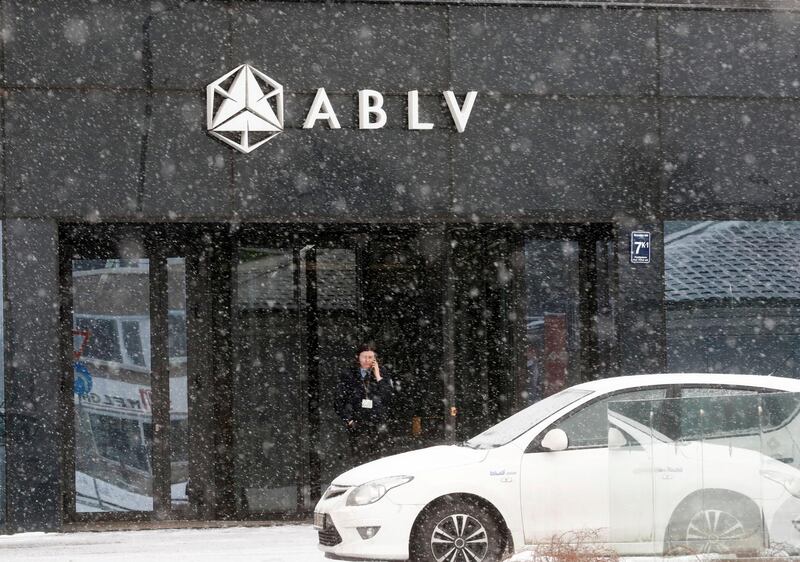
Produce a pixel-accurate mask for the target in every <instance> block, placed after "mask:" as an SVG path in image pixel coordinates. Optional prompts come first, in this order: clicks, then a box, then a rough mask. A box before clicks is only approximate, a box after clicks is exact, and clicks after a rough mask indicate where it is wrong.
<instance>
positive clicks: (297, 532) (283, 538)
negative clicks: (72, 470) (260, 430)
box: [0, 525, 327, 562]
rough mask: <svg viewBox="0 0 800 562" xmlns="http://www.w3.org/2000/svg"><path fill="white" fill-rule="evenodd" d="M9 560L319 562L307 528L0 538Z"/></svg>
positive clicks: (314, 539)
mask: <svg viewBox="0 0 800 562" xmlns="http://www.w3.org/2000/svg"><path fill="white" fill-rule="evenodd" d="M0 560H2V561H3V562H14V561H17V560H25V562H40V561H41V562H45V561H47V562H53V561H58V562H70V561H74V562H84V561H86V562H101V561H102V562H118V561H119V562H125V561H131V562H133V561H136V562H180V561H184V560H185V561H192V562H195V561H199V562H204V561H209V562H211V561H213V562H218V561H220V560H224V561H225V562H228V561H230V562H321V561H323V560H327V559H326V558H325V557H324V556H323V555H322V553H321V552H320V551H319V550H317V533H316V532H315V531H314V529H313V528H312V527H311V525H275V526H271V527H247V528H245V527H229V528H222V529H169V530H151V531H103V532H97V533H92V532H80V533H20V534H18V535H0Z"/></svg>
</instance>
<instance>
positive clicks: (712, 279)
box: [664, 221, 800, 377]
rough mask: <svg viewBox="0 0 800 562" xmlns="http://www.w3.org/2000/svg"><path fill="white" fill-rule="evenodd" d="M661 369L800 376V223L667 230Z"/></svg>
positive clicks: (677, 224) (669, 225) (686, 225)
mask: <svg viewBox="0 0 800 562" xmlns="http://www.w3.org/2000/svg"><path fill="white" fill-rule="evenodd" d="M664 242H665V297H666V304H667V307H666V316H667V367H668V369H669V370H670V371H675V372H720V373H748V374H762V375H767V374H775V375H781V376H789V377H798V376H800V275H798V274H797V273H798V270H800V222H792V221H671V222H666V223H665V240H664Z"/></svg>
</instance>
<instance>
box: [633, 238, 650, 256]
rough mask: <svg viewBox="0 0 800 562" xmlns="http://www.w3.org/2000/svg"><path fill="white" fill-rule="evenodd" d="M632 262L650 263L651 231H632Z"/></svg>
mask: <svg viewBox="0 0 800 562" xmlns="http://www.w3.org/2000/svg"><path fill="white" fill-rule="evenodd" d="M631 263H650V233H649V232H644V231H634V232H631Z"/></svg>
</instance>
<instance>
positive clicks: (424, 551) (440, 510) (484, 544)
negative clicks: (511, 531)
mask: <svg viewBox="0 0 800 562" xmlns="http://www.w3.org/2000/svg"><path fill="white" fill-rule="evenodd" d="M504 544H505V540H504V535H503V533H502V531H501V529H500V525H499V524H498V522H497V521H496V520H495V518H494V517H493V516H492V514H491V513H489V512H488V511H487V510H486V509H484V508H483V507H481V506H479V505H475V504H473V503H471V502H468V501H463V500H460V499H452V500H445V501H442V502H440V503H438V504H436V505H435V506H434V507H433V508H431V509H428V510H427V511H426V512H425V513H424V514H423V515H422V517H420V519H419V520H418V521H417V524H416V525H415V526H414V530H413V532H412V533H411V543H410V544H409V552H410V554H411V561H413V562H437V561H440V560H446V562H500V560H501V559H502V556H503V550H504ZM453 554H455V558H453Z"/></svg>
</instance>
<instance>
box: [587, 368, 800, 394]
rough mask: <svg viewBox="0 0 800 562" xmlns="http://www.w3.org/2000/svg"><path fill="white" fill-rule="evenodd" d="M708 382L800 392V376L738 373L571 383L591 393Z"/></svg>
mask: <svg viewBox="0 0 800 562" xmlns="http://www.w3.org/2000/svg"><path fill="white" fill-rule="evenodd" d="M698 384H699V385H704V386H705V385H709V386H719V385H724V386H747V387H763V388H768V389H771V390H783V391H786V392H800V379H790V378H788V377H774V376H769V375H737V374H724V373H654V374H649V375H624V376H619V377H610V378H606V379H598V380H596V381H591V382H585V383H581V384H578V385H575V386H573V387H572V388H576V389H581V390H591V391H593V392H603V393H606V392H614V391H615V390H624V389H627V388H638V387H645V386H657V385H698Z"/></svg>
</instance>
